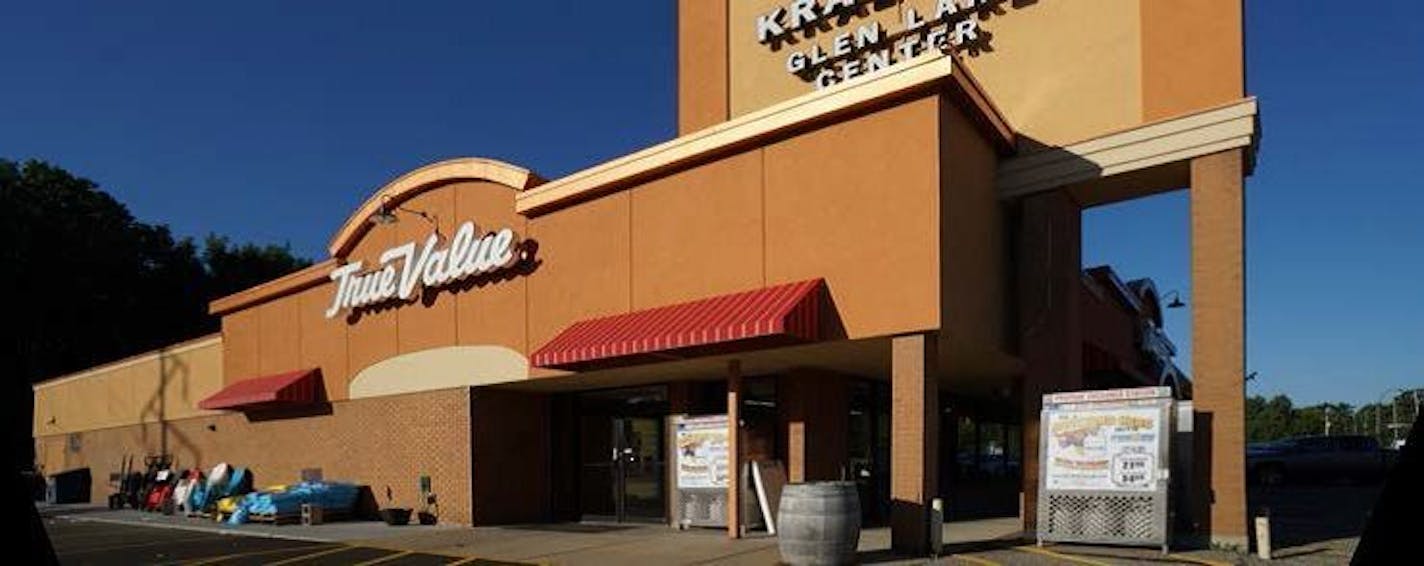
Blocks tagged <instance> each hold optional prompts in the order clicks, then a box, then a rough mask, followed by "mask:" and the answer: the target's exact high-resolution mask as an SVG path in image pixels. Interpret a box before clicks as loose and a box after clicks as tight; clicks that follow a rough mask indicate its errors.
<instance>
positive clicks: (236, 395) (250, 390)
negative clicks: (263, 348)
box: [198, 368, 321, 411]
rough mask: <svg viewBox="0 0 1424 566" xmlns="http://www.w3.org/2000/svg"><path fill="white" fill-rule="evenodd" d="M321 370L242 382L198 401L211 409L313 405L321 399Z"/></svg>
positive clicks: (314, 369) (316, 369)
mask: <svg viewBox="0 0 1424 566" xmlns="http://www.w3.org/2000/svg"><path fill="white" fill-rule="evenodd" d="M320 386H321V370H320V369H319V368H312V369H304V370H298V371H291V372H287V373H279V374H277V375H271V376H267V377H258V378H254V379H248V380H243V381H239V382H237V383H234V384H232V385H229V386H227V387H224V388H223V390H222V391H219V392H217V393H216V394H214V395H213V396H211V397H208V398H207V399H203V400H202V401H199V402H198V408H200V409H207V410H210V411H211V410H219V409H227V410H235V411H247V410H254V409H273V408H279V407H293V406H303V405H310V404H312V403H315V402H317V401H319V400H320V395H319V393H318V388H319V387H320Z"/></svg>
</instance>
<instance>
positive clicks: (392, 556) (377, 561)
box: [352, 549, 415, 566]
mask: <svg viewBox="0 0 1424 566" xmlns="http://www.w3.org/2000/svg"><path fill="white" fill-rule="evenodd" d="M378 550H379V549H378ZM412 554H415V553H414V552H411V551H409V550H406V551H402V552H397V553H395V554H387V555H385V556H382V557H380V558H377V559H375V560H367V561H365V562H357V563H356V564H354V565H352V566H371V565H372V564H380V563H382V562H390V561H392V560H395V559H397V558H404V557H406V556H410V555H412Z"/></svg>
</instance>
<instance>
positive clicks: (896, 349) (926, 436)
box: [890, 334, 939, 556]
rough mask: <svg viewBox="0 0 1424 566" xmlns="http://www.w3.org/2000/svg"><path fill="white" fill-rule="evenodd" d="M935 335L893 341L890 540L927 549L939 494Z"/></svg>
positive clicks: (915, 550)
mask: <svg viewBox="0 0 1424 566" xmlns="http://www.w3.org/2000/svg"><path fill="white" fill-rule="evenodd" d="M937 344H938V342H937V340H936V338H935V337H934V336H933V335H931V334H910V335H907V336H897V337H895V338H893V339H892V340H891V346H890V350H891V353H890V356H891V360H890V365H891V368H890V390H891V392H890V397H891V400H890V498H891V500H892V508H891V512H890V544H891V546H892V547H893V548H894V550H895V551H896V552H900V553H904V554H911V555H916V556H922V555H924V554H926V553H928V552H929V542H930V537H929V534H930V533H929V521H930V514H929V512H930V500H931V499H933V498H934V497H936V496H937V494H938V489H939V486H938V483H939V482H938V479H939V465H938V464H939V436H938V434H939V375H938V371H939V368H938V349H937Z"/></svg>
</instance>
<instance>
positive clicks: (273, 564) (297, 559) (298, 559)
mask: <svg viewBox="0 0 1424 566" xmlns="http://www.w3.org/2000/svg"><path fill="white" fill-rule="evenodd" d="M353 548H356V547H354V546H338V547H336V548H332V549H328V550H323V551H321V552H313V553H311V554H303V555H301V556H297V557H293V558H288V559H286V560H282V561H280V562H271V563H268V564H267V566H281V565H282V564H292V563H294V562H301V561H303V560H310V559H312V558H317V557H321V556H327V555H330V554H336V553H338V552H345V551H348V550H351V549H353Z"/></svg>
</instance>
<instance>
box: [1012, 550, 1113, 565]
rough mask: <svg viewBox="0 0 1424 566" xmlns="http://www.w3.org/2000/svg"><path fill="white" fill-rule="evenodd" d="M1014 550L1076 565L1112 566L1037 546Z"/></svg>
mask: <svg viewBox="0 0 1424 566" xmlns="http://www.w3.org/2000/svg"><path fill="white" fill-rule="evenodd" d="M1014 550H1017V551H1019V552H1028V553H1030V554H1038V555H1042V556H1048V557H1052V558H1057V559H1059V560H1067V561H1069V562H1076V563H1078V564H1087V565H1088V566H1112V565H1111V564H1108V563H1107V562H1098V561H1096V560H1088V559H1087V558H1080V557H1077V556H1073V555H1071V554H1063V553H1061V552H1054V551H1052V550H1048V549H1043V548H1039V547H1037V546H1016V547H1014Z"/></svg>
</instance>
